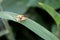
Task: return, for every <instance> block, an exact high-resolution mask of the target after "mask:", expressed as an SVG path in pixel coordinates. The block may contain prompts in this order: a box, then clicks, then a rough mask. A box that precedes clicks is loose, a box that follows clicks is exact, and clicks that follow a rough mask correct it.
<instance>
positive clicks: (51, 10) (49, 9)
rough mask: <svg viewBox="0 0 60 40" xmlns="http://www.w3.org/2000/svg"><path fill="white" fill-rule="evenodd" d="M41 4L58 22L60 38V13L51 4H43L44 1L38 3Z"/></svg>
mask: <svg viewBox="0 0 60 40" xmlns="http://www.w3.org/2000/svg"><path fill="white" fill-rule="evenodd" d="M38 4H39V6H40V7H41V8H43V9H44V10H46V11H47V12H48V14H50V15H51V16H52V18H53V19H54V21H55V22H56V25H57V28H58V31H59V38H60V14H59V13H57V12H56V11H55V10H54V9H53V8H52V7H51V6H49V5H46V4H43V3H40V2H39V3H38Z"/></svg>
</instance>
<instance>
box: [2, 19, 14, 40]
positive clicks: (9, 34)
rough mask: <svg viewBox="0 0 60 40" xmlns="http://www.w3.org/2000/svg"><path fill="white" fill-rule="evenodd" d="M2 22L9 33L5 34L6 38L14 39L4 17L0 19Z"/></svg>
mask: <svg viewBox="0 0 60 40" xmlns="http://www.w3.org/2000/svg"><path fill="white" fill-rule="evenodd" d="M2 22H3V24H4V26H5V29H6V30H8V31H9V33H8V34H6V37H7V38H8V40H15V37H14V34H13V32H12V29H11V27H10V26H9V24H8V21H7V20H6V19H2Z"/></svg>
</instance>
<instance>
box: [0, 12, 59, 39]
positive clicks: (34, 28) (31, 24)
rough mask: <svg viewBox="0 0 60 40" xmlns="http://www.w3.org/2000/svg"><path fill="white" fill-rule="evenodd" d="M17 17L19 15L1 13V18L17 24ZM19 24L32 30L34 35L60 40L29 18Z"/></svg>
mask: <svg viewBox="0 0 60 40" xmlns="http://www.w3.org/2000/svg"><path fill="white" fill-rule="evenodd" d="M4 14H5V15H4ZM8 15H9V16H8ZM17 15H18V14H16V13H12V12H0V18H3V19H9V20H13V21H15V22H17V21H16V16H17ZM18 23H20V24H22V25H24V26H26V27H27V28H28V29H30V30H31V31H33V32H34V33H36V34H37V35H38V36H40V37H42V38H43V39H45V40H59V39H58V38H57V37H56V36H55V35H54V34H52V33H51V32H49V31H48V30H47V29H45V28H44V27H43V26H41V25H39V24H38V23H36V22H35V21H33V20H31V19H29V18H27V20H25V21H22V22H18Z"/></svg>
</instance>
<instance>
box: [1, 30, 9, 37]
mask: <svg viewBox="0 0 60 40" xmlns="http://www.w3.org/2000/svg"><path fill="white" fill-rule="evenodd" d="M8 33H9V31H8V30H3V31H1V32H0V37H1V36H3V35H6V34H8Z"/></svg>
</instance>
